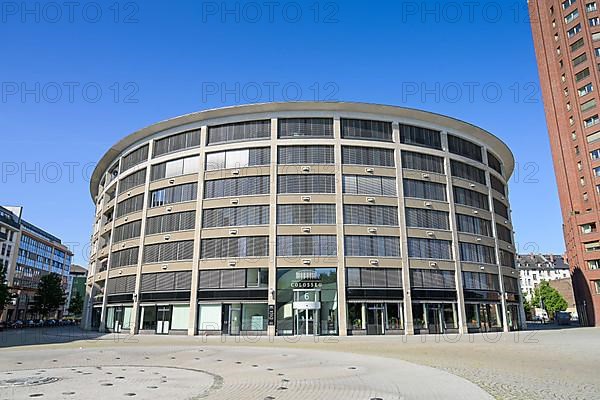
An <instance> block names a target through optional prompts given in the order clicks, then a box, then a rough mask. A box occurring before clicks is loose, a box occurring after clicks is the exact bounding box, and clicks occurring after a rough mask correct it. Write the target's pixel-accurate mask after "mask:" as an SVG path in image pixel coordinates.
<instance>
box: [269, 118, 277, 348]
mask: <svg viewBox="0 0 600 400" xmlns="http://www.w3.org/2000/svg"><path fill="white" fill-rule="evenodd" d="M277 135H278V130H277V119H276V118H272V119H271V142H270V145H271V147H270V149H271V162H270V164H269V176H270V186H269V285H268V291H269V293H268V305H269V306H273V307H275V324H277V299H276V296H277V169H278V167H277ZM275 332H276V330H275V325H268V326H267V335H268V336H275Z"/></svg>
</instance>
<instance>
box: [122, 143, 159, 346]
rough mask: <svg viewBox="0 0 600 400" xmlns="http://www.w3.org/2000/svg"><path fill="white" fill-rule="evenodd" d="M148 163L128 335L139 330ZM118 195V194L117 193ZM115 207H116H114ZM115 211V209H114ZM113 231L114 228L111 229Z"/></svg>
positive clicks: (152, 145)
mask: <svg viewBox="0 0 600 400" xmlns="http://www.w3.org/2000/svg"><path fill="white" fill-rule="evenodd" d="M153 147H154V141H152V140H151V141H150V142H149V144H148V155H149V159H152V153H153ZM149 165H150V164H149V163H148V165H147V166H146V183H145V184H144V207H143V208H142V226H141V228H140V239H139V250H138V262H137V270H136V273H135V292H134V293H133V307H132V308H131V320H130V322H129V333H130V334H131V335H135V334H137V333H138V332H139V330H140V322H141V319H140V314H141V312H140V311H141V310H140V307H139V304H140V290H141V287H142V260H143V259H142V256H143V253H144V239H145V236H146V221H147V220H148V216H147V212H148V203H149V196H150V175H151V174H152V169H151V168H150V167H149ZM118 194H120V193H118ZM115 207H116V205H115ZM115 210H116V209H115ZM113 229H114V228H113Z"/></svg>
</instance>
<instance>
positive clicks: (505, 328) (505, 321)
mask: <svg viewBox="0 0 600 400" xmlns="http://www.w3.org/2000/svg"><path fill="white" fill-rule="evenodd" d="M483 163H484V164H486V165H487V150H486V149H484V150H483ZM485 175H486V179H487V182H488V199H489V206H490V211H491V214H492V232H493V235H494V243H495V244H494V249H495V253H496V265H497V266H498V281H499V283H500V306H501V308H502V330H503V331H504V332H508V314H507V312H508V309H507V307H506V292H505V291H504V278H503V276H504V274H503V273H502V263H501V262H500V246H499V243H498V241H499V239H498V230H497V229H496V219H497V218H496V213H495V212H494V193H493V192H492V187H491V183H490V176H491V173H490V172H489V171H486V174H485ZM507 190H508V189H507ZM513 243H514V239H513Z"/></svg>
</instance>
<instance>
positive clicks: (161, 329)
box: [156, 306, 171, 335]
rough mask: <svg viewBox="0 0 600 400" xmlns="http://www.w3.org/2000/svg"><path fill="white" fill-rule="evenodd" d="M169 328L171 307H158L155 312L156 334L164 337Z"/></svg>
mask: <svg viewBox="0 0 600 400" xmlns="http://www.w3.org/2000/svg"><path fill="white" fill-rule="evenodd" d="M170 327H171V306H158V307H157V310H156V333H158V334H161V335H166V334H168V333H169V329H170Z"/></svg>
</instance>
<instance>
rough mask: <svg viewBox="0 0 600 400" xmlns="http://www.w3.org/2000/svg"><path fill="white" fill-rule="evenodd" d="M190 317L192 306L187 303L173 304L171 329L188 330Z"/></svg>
mask: <svg viewBox="0 0 600 400" xmlns="http://www.w3.org/2000/svg"><path fill="white" fill-rule="evenodd" d="M189 317H190V306H189V305H187V304H177V305H174V306H173V314H172V316H171V329H180V330H183V329H185V330H187V328H188V320H189Z"/></svg>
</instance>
